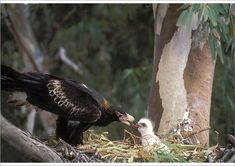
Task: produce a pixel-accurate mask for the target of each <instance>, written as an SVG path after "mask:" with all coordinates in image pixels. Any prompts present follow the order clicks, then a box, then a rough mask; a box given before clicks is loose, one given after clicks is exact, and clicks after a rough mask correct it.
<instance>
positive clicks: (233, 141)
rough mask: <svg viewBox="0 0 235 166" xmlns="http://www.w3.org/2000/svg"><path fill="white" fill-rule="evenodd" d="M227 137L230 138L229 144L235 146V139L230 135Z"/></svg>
mask: <svg viewBox="0 0 235 166" xmlns="http://www.w3.org/2000/svg"><path fill="white" fill-rule="evenodd" d="M227 137H228V140H229V142H231V143H232V144H233V145H235V137H234V136H233V135H231V134H228V136H227Z"/></svg>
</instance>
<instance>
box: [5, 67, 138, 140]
mask: <svg viewBox="0 0 235 166" xmlns="http://www.w3.org/2000/svg"><path fill="white" fill-rule="evenodd" d="M1 88H2V90H4V91H21V92H25V93H26V94H27V98H26V100H27V101H28V102H29V103H31V104H32V105H34V106H37V107H39V108H41V109H43V110H46V111H48V112H51V113H54V114H57V115H58V119H57V123H56V124H57V126H56V136H57V137H60V138H62V139H64V140H65V141H67V142H68V143H70V144H72V145H77V144H83V132H84V131H86V130H87V129H88V128H90V127H91V126H107V125H108V124H110V123H111V122H114V121H119V122H122V123H124V124H127V125H130V122H133V121H134V118H133V117H132V116H131V115H129V114H127V113H126V112H123V111H121V110H120V109H119V108H116V107H113V106H111V105H110V104H109V102H108V101H107V100H106V99H105V98H104V97H103V96H102V95H101V94H100V93H98V92H97V91H96V90H94V89H92V88H88V87H87V86H86V85H85V84H77V83H76V82H74V81H71V80H65V79H62V78H59V77H56V76H52V75H49V74H42V73H36V72H28V73H19V72H17V71H15V70H13V69H12V68H10V67H8V66H4V65H1Z"/></svg>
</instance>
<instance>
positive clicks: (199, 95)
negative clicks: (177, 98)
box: [184, 35, 215, 145]
mask: <svg viewBox="0 0 235 166" xmlns="http://www.w3.org/2000/svg"><path fill="white" fill-rule="evenodd" d="M205 36H206V35H205ZM200 42H201V43H202V42H203V41H200ZM196 45H197V44H196V43H195V42H193V43H192V49H191V51H190V54H189V59H188V62H187V66H186V68H185V73H184V82H185V88H186V91H187V100H188V111H189V119H191V120H192V123H191V125H192V128H193V130H194V131H198V130H201V129H205V128H208V127H209V126H210V107H211V94H212V84H213V76H214V69H215V61H214V60H213V59H212V56H211V51H210V46H209V43H208V41H206V43H205V44H202V45H201V47H200V46H199V45H197V46H196ZM194 46H195V47H194ZM192 139H193V142H194V143H200V144H202V145H209V130H206V131H203V132H200V133H198V134H195V135H194V136H193V138H192ZM198 141H199V142H198Z"/></svg>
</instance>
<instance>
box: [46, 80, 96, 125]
mask: <svg viewBox="0 0 235 166" xmlns="http://www.w3.org/2000/svg"><path fill="white" fill-rule="evenodd" d="M47 88H48V91H49V95H50V97H51V99H52V100H53V102H54V103H55V104H56V105H57V106H58V107H59V108H60V109H61V110H63V111H64V113H65V115H66V116H67V118H68V119H70V120H79V121H81V122H89V123H92V122H95V121H97V120H98V119H99V118H100V116H101V107H100V105H99V103H98V102H97V100H96V99H95V98H94V97H93V96H92V95H90V93H88V92H87V91H86V90H85V89H84V88H82V86H81V85H80V86H77V85H76V84H75V83H73V82H68V81H65V80H56V79H55V80H50V81H49V82H48V84H47Z"/></svg>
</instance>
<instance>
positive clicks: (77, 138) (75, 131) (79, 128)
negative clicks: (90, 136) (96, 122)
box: [67, 122, 91, 145]
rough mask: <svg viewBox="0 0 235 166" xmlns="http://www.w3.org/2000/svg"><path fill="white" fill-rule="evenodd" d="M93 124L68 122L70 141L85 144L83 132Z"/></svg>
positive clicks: (74, 143)
mask: <svg viewBox="0 0 235 166" xmlns="http://www.w3.org/2000/svg"><path fill="white" fill-rule="evenodd" d="M90 126H91V124H87V123H79V124H77V123H75V122H73V123H72V122H70V123H69V124H68V128H67V131H68V133H69V134H68V135H69V138H68V143H70V144H72V145H78V144H80V145H83V132H85V131H86V130H87V129H88V128H90Z"/></svg>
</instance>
